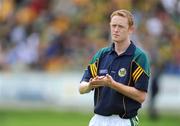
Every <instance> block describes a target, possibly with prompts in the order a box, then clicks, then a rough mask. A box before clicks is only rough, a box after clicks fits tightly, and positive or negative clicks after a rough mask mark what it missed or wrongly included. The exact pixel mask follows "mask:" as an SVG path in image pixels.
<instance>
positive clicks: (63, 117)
mask: <svg viewBox="0 0 180 126" xmlns="http://www.w3.org/2000/svg"><path fill="white" fill-rule="evenodd" d="M91 116H92V114H90V113H79V112H58V111H54V110H33V111H32V110H0V126H87V125H88V122H89V120H90V118H91ZM139 119H140V126H179V125H180V116H178V115H169V114H168V113H166V114H161V115H160V118H159V119H158V120H153V121H152V120H150V119H149V117H148V116H147V114H146V113H141V114H140V116H139Z"/></svg>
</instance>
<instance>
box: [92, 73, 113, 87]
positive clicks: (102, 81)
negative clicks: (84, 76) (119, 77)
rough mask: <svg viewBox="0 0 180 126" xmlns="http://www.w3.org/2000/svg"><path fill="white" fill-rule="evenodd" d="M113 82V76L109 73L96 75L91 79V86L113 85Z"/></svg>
mask: <svg viewBox="0 0 180 126" xmlns="http://www.w3.org/2000/svg"><path fill="white" fill-rule="evenodd" d="M113 82H114V80H113V78H112V77H111V76H110V75H109V74H106V76H96V77H95V78H92V79H90V81H89V83H90V84H89V86H90V87H91V88H97V87H101V86H107V87H111V85H112V84H113Z"/></svg>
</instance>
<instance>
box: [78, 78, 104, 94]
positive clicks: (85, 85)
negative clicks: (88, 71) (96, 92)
mask: <svg viewBox="0 0 180 126" xmlns="http://www.w3.org/2000/svg"><path fill="white" fill-rule="evenodd" d="M104 77H105V76H101V77H99V76H96V77H95V78H91V79H90V80H89V82H86V81H82V82H81V83H80V86H79V93H80V94H84V93H89V92H90V91H91V90H93V89H94V88H98V87H101V86H103V85H102V84H98V83H97V84H94V83H96V82H95V81H96V80H101V79H103V78H104Z"/></svg>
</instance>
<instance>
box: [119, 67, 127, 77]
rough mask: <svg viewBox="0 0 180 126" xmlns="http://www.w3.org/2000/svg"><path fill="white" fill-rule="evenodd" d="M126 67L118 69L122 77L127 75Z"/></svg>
mask: <svg viewBox="0 0 180 126" xmlns="http://www.w3.org/2000/svg"><path fill="white" fill-rule="evenodd" d="M126 73H127V72H126V69H125V68H121V69H120V70H119V71H118V75H119V76H120V77H124V76H125V75H126Z"/></svg>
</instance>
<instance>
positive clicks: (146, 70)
mask: <svg viewBox="0 0 180 126" xmlns="http://www.w3.org/2000/svg"><path fill="white" fill-rule="evenodd" d="M131 76H132V81H133V82H134V87H135V88H136V89H139V90H142V91H145V92H147V91H148V83H149V78H150V65H149V60H148V57H147V55H146V54H145V53H143V52H138V53H137V54H136V56H135V58H134V60H133V62H132V75H131Z"/></svg>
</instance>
